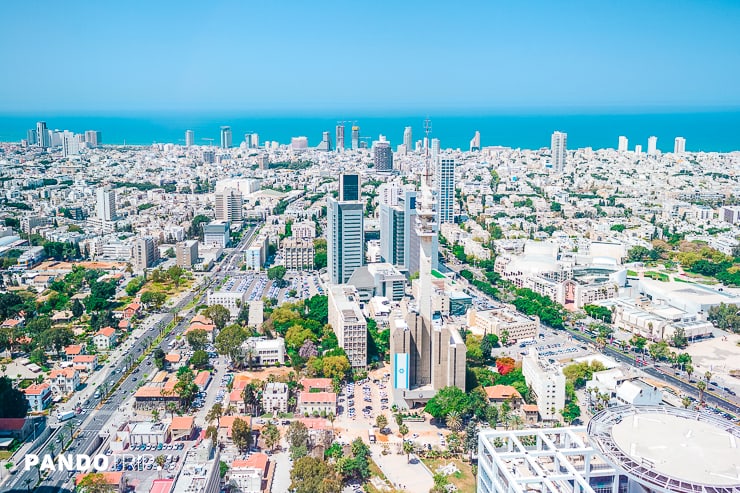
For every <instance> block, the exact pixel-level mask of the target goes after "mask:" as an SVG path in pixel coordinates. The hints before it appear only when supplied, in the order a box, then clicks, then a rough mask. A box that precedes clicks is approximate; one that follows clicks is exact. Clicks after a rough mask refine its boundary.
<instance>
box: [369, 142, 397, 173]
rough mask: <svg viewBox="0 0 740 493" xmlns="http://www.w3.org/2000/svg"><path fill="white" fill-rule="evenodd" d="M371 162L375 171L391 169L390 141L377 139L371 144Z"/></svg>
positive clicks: (391, 153)
mask: <svg viewBox="0 0 740 493" xmlns="http://www.w3.org/2000/svg"><path fill="white" fill-rule="evenodd" d="M373 162H374V163H375V171H393V151H392V150H391V143H390V142H388V141H387V140H379V141H377V142H375V144H374V145H373Z"/></svg>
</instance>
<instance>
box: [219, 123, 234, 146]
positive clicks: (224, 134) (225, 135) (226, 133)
mask: <svg viewBox="0 0 740 493" xmlns="http://www.w3.org/2000/svg"><path fill="white" fill-rule="evenodd" d="M231 141H232V134H231V127H221V148H222V149H228V148H229V147H231Z"/></svg>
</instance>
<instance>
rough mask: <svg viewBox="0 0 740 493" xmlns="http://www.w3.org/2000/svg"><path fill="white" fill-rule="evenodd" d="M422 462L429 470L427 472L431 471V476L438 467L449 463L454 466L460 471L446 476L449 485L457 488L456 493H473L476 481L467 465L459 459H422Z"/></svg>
mask: <svg viewBox="0 0 740 493" xmlns="http://www.w3.org/2000/svg"><path fill="white" fill-rule="evenodd" d="M422 460H423V462H424V464H426V466H427V467H428V468H429V470H430V471H432V474H434V473H435V472H436V471H437V469H438V468H440V467H444V466H446V465H448V464H450V463H453V464H455V466H456V467H457V468H458V469H459V470H460V471H459V472H456V473H453V474H450V475H449V476H447V479H448V480H449V482H450V484H454V485H455V487H457V491H459V492H461V493H475V488H476V480H475V476H473V471H472V469H471V467H470V464H469V463H467V462H463V461H462V460H460V459H422Z"/></svg>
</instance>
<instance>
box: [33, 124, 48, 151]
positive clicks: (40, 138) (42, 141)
mask: <svg viewBox="0 0 740 493" xmlns="http://www.w3.org/2000/svg"><path fill="white" fill-rule="evenodd" d="M36 145H38V146H39V147H43V148H44V149H46V148H47V147H51V138H50V137H49V130H48V129H47V128H46V122H36Z"/></svg>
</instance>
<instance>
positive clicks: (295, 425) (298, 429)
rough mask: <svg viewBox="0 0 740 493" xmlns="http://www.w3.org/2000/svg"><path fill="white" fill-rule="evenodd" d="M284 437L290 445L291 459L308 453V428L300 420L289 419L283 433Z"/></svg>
mask: <svg viewBox="0 0 740 493" xmlns="http://www.w3.org/2000/svg"><path fill="white" fill-rule="evenodd" d="M285 438H286V440H287V441H288V445H289V446H290V456H291V457H292V458H293V460H296V459H298V458H300V457H303V456H305V455H307V454H308V450H309V445H310V444H309V441H308V439H309V436H308V428H306V425H305V424H303V423H302V422H300V421H291V423H290V425H289V426H288V431H287V432H286V433H285Z"/></svg>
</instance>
